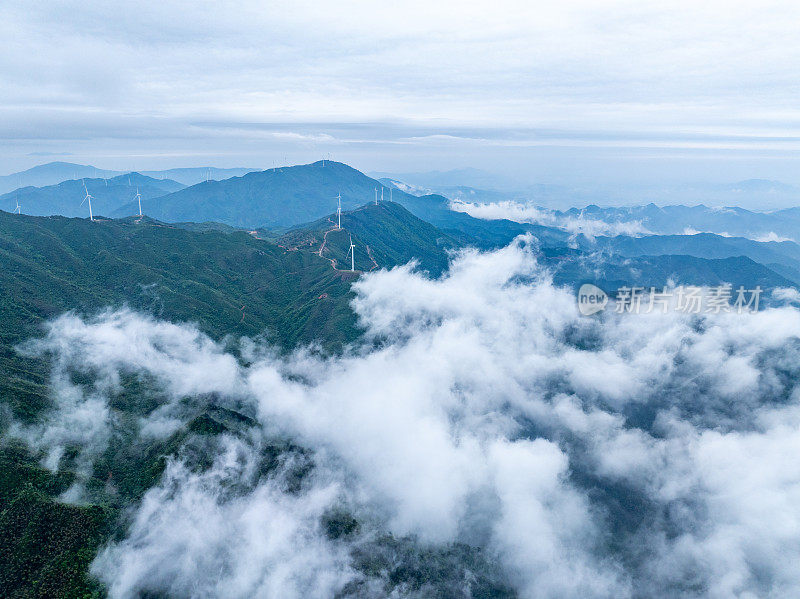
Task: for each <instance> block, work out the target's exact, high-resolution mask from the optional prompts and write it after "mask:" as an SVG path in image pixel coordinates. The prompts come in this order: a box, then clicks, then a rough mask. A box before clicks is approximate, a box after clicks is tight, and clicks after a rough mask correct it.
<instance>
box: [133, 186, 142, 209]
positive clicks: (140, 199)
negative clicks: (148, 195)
mask: <svg viewBox="0 0 800 599" xmlns="http://www.w3.org/2000/svg"><path fill="white" fill-rule="evenodd" d="M133 199H134V200H139V216H142V194H140V193H139V186H138V185H137V186H136V195H135V196H134V198H133Z"/></svg>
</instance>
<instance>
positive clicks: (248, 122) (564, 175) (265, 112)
mask: <svg viewBox="0 0 800 599" xmlns="http://www.w3.org/2000/svg"><path fill="white" fill-rule="evenodd" d="M798 27H800V9H798V8H797V7H796V5H795V4H794V3H793V2H784V1H781V2H769V1H767V2H758V3H756V2H748V3H743V2H736V1H733V2H731V1H728V2H717V1H713V0H712V1H710V2H703V3H697V2H682V1H669V2H661V1H646V2H642V1H616V0H611V1H603V2H588V1H575V0H566V1H562V2H558V3H553V2H527V1H515V0H497V1H495V2H492V3H486V2H429V1H427V2H423V1H416V0H406V1H400V2H393V3H380V4H379V3H374V2H365V1H353V2H325V3H319V2H307V1H304V0H300V1H297V2H263V1H250V0H241V1H238V2H226V3H220V2H208V1H205V0H199V1H197V0H196V1H192V2H188V1H183V0H162V1H160V2H158V3H145V2H136V1H126V0H122V1H120V2H115V3H113V4H109V3H105V2H91V1H83V2H78V1H72V0H63V1H55V2H53V1H48V2H42V1H35V0H33V1H32V0H26V1H18V0H6V1H5V2H3V3H2V6H0V40H2V41H0V48H2V51H1V52H0V174H7V173H10V172H13V171H16V170H20V169H22V168H27V167H30V166H33V165H35V164H39V163H43V162H47V161H50V160H66V161H70V162H80V163H91V164H94V165H96V166H100V167H103V168H113V169H138V170H145V169H156V168H169V167H176V166H195V165H215V166H224V167H232V166H245V167H264V168H266V167H270V166H272V165H273V164H276V163H277V164H284V163H303V162H310V161H313V160H316V159H319V158H321V157H323V156H330V157H332V158H334V159H337V160H341V161H343V162H347V163H349V164H352V165H353V166H355V167H356V168H359V169H361V170H364V171H386V172H409V171H427V170H433V169H438V170H447V169H455V168H463V167H477V168H482V169H484V170H487V171H490V172H494V173H498V174H501V175H503V176H506V177H509V178H513V179H515V180H519V181H526V182H540V183H575V182H578V183H581V184H586V183H591V182H593V181H597V182H598V183H603V184H606V183H610V184H616V183H626V182H629V183H641V182H650V183H652V182H660V181H670V182H676V181H677V182H689V181H715V182H724V181H736V180H741V179H747V178H771V179H779V180H783V181H786V182H789V183H800V174H797V171H798V169H797V168H796V166H797V159H796V157H797V153H798V150H799V149H800V108H798V106H797V102H796V98H797V97H798V95H799V94H798V92H800V90H798V87H800V85H799V84H798V82H800V38H798V37H797V35H796V32H797V31H798Z"/></svg>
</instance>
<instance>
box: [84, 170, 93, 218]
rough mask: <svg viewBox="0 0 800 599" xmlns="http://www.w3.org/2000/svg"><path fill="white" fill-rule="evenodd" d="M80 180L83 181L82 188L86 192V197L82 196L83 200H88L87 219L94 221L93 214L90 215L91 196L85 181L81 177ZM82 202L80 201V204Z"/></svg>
mask: <svg viewBox="0 0 800 599" xmlns="http://www.w3.org/2000/svg"><path fill="white" fill-rule="evenodd" d="M81 181H83V190H84V191H85V192H86V197H85V198H83V202H85V201H86V200H89V220H90V221H94V216H93V215H92V196H91V194H90V193H89V190H88V189H86V181H85V180H83V179H81ZM83 202H81V206H83Z"/></svg>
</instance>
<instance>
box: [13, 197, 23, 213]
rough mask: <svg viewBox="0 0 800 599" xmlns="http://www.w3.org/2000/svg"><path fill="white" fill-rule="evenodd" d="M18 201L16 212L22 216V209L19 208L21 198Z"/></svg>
mask: <svg viewBox="0 0 800 599" xmlns="http://www.w3.org/2000/svg"><path fill="white" fill-rule="evenodd" d="M16 200H17V207H16V208H14V212H16V213H17V214H22V209H21V208H20V207H19V198H16ZM12 214H13V212H12Z"/></svg>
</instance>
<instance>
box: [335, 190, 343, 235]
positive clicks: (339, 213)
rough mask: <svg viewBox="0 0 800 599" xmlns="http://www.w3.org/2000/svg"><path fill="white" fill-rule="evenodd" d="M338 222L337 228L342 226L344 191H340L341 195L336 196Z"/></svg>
mask: <svg viewBox="0 0 800 599" xmlns="http://www.w3.org/2000/svg"><path fill="white" fill-rule="evenodd" d="M336 200H337V202H336V222H337V226H336V228H337V229H341V228H342V193H341V192H339V195H337V196H336Z"/></svg>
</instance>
